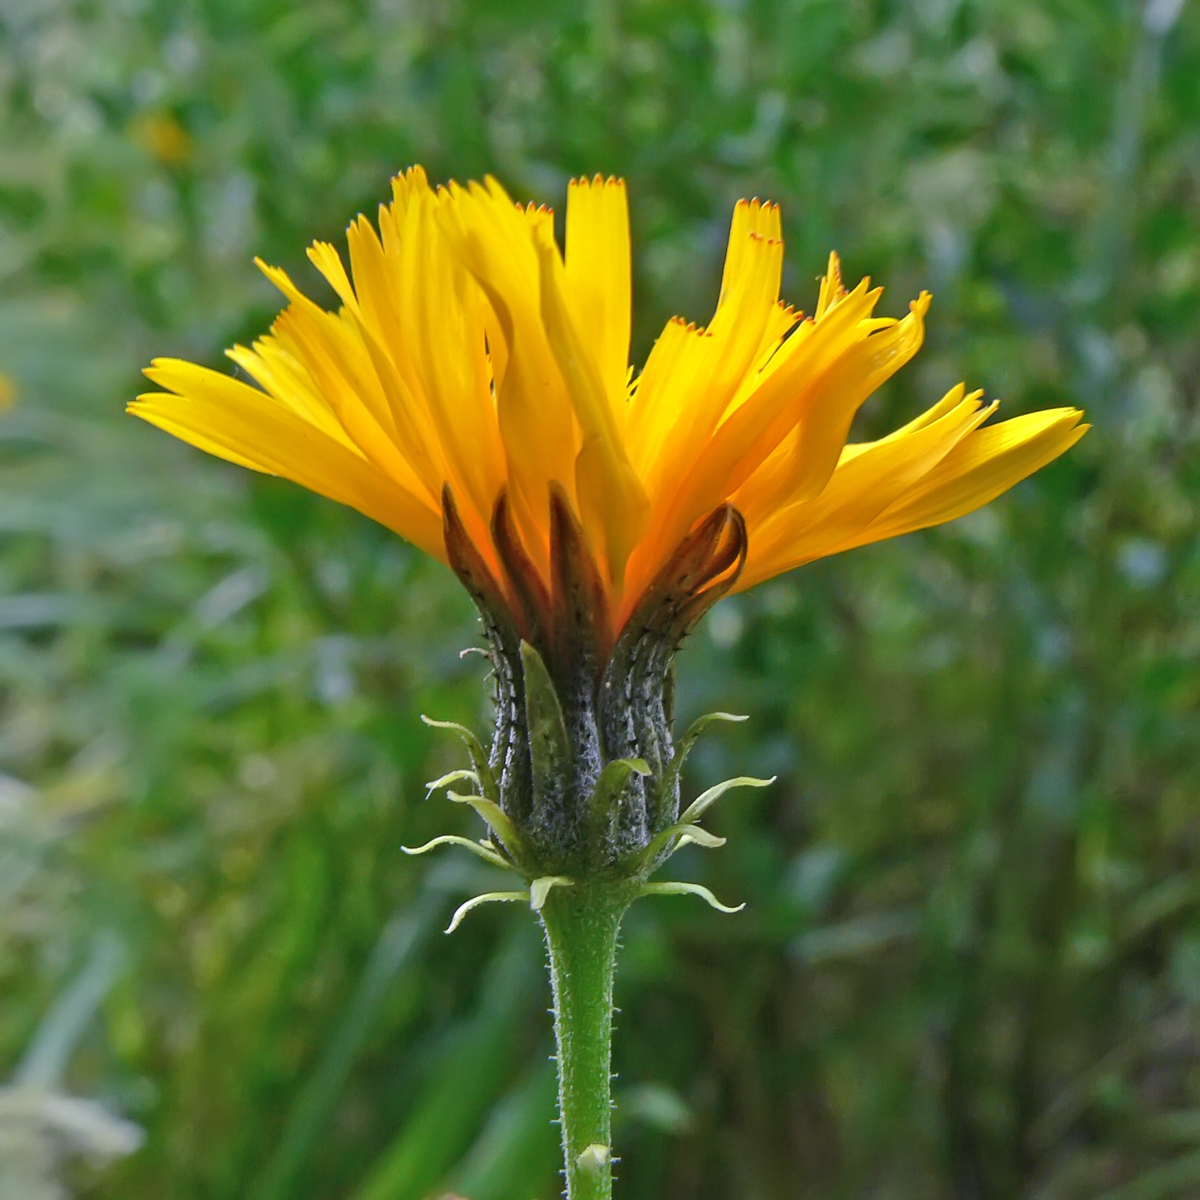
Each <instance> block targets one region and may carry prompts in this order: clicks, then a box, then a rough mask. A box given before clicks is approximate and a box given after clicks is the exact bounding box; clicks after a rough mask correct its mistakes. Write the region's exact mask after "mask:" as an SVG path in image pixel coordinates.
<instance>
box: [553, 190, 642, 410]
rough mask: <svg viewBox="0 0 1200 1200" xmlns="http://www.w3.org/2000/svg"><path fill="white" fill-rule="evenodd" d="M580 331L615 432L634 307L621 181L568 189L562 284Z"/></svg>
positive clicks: (624, 401) (624, 397)
mask: <svg viewBox="0 0 1200 1200" xmlns="http://www.w3.org/2000/svg"><path fill="white" fill-rule="evenodd" d="M563 288H564V291H565V292H566V295H567V297H568V300H569V303H570V308H571V313H572V315H573V316H574V318H575V322H576V325H577V327H578V328H579V329H581V330H584V331H586V334H587V339H588V343H589V345H590V346H591V347H592V351H593V355H594V357H595V361H596V366H597V368H598V369H599V373H600V379H601V382H602V383H603V385H604V391H605V394H606V395H607V397H608V403H609V405H610V406H611V408H612V412H613V416H614V418H615V420H616V422H617V424H618V427H619V428H622V429H623V428H624V422H625V410H626V408H627V407H628V393H627V390H626V380H627V379H628V376H629V324H630V316H631V308H632V291H631V283H630V251H629V201H628V199H627V197H626V194H625V181H624V180H623V179H613V178H609V179H607V180H604V179H602V178H601V177H600V176H599V175H597V176H596V177H595V179H592V180H588V179H573V180H572V181H571V183H570V185H569V187H568V188H567V253H566V271H565V281H564V285H563Z"/></svg>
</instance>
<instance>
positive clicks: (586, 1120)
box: [541, 881, 634, 1200]
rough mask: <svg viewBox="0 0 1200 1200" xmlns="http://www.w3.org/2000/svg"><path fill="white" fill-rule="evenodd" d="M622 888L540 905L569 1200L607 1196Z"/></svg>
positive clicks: (588, 889)
mask: <svg viewBox="0 0 1200 1200" xmlns="http://www.w3.org/2000/svg"><path fill="white" fill-rule="evenodd" d="M633 895H634V890H633V888H631V887H630V885H629V884H628V882H626V881H621V882H603V883H602V882H599V881H595V882H589V883H583V882H582V881H581V882H580V883H578V884H576V885H575V886H573V887H564V888H555V889H554V890H553V891H552V892H550V894H549V895H548V896H547V897H546V902H545V904H544V906H543V907H542V914H541V915H542V926H543V928H544V929H545V931H546V945H547V948H548V950H549V954H550V984H551V987H552V989H553V992H554V1036H555V1039H556V1041H557V1043H558V1107H559V1118H560V1120H561V1122H562V1143H563V1158H564V1162H565V1175H566V1181H567V1188H566V1196H567V1200H609V1198H610V1197H611V1196H612V1152H611V1145H612V1142H611V1131H612V1075H611V1071H612V1019H613V969H614V966H615V960H616V954H617V935H618V932H619V931H620V927H621V918H622V917H623V916H624V914H625V910H626V908H628V907H629V904H630V901H631V900H632V898H633Z"/></svg>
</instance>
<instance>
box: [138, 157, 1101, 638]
mask: <svg viewBox="0 0 1200 1200" xmlns="http://www.w3.org/2000/svg"><path fill="white" fill-rule="evenodd" d="M378 226H379V227H378V232H377V231H376V229H375V228H374V227H373V226H372V225H371V223H370V222H369V221H368V220H367V219H366V218H365V217H361V216H360V217H359V218H358V219H357V220H356V221H355V222H354V223H353V224H352V225H351V226H350V228H349V231H348V239H349V252H350V268H351V273H350V274H348V273H347V271H346V269H345V267H344V266H343V263H342V260H341V258H340V257H339V255H338V253H337V251H336V250H335V249H334V248H333V247H332V246H330V245H328V244H325V243H321V242H317V243H315V244H314V245H313V246H312V248H311V249H310V250H309V258H310V259H311V260H312V262H313V263H314V264H315V265H316V267H317V269H318V270H319V271H320V272H321V274H322V275H324V276H325V278H326V279H327V280H328V281H329V283H330V285H331V286H332V287H333V289H334V291H335V292H336V293H337V295H338V297H339V298H340V300H341V307H340V308H339V310H338V311H337V312H327V311H325V310H324V309H323V308H321V307H320V306H319V305H318V304H316V303H314V302H313V301H312V300H310V299H308V298H307V297H306V296H305V295H304V294H303V293H302V292H301V291H300V290H299V289H298V288H297V287H296V285H295V284H294V283H293V282H292V281H291V279H289V278H288V276H287V275H286V274H285V273H284V272H283V271H281V270H279V269H277V268H274V267H269V266H266V265H265V264H261V263H260V266H261V267H262V269H263V271H264V272H265V273H266V275H267V276H268V278H269V279H271V281H272V282H273V283H275V284H276V286H278V288H279V289H280V290H281V291H282V292H283V294H284V295H285V296H286V297H287V299H288V302H289V303H288V307H287V308H286V309H285V310H284V311H283V312H282V313H281V314H280V315H279V317H278V318H277V319H276V321H275V323H274V325H273V326H272V329H271V332H270V333H269V334H267V335H266V336H264V337H263V338H261V339H260V340H259V341H257V342H255V343H254V345H253V346H250V347H246V346H235V347H234V348H233V349H232V350H230V351H229V352H228V353H229V357H230V358H231V359H232V360H233V361H234V363H236V364H237V366H238V367H240V368H241V369H242V371H244V372H245V373H246V374H247V375H249V376H250V377H251V378H252V379H254V380H255V381H256V382H257V383H258V385H259V386H258V387H254V386H252V385H251V384H249V383H245V382H242V381H241V380H238V379H234V378H231V377H229V376H228V375H224V374H221V373H219V372H217V371H212V370H209V369H207V368H204V367H199V366H195V365H192V364H190V363H186V362H181V361H179V360H177V359H157V360H155V362H154V364H153V366H152V367H151V368H150V369H148V370H147V372H146V374H147V375H148V376H149V377H150V379H151V380H153V381H154V383H156V384H157V385H158V386H159V387H160V388H161V389H162V390H161V391H158V392H153V393H150V394H147V395H143V396H140V397H139V398H138V399H137V400H136V401H135V402H134V403H133V404H131V405H130V411H131V412H133V413H135V414H136V415H137V416H140V417H142V418H144V419H145V420H147V421H150V422H152V423H153V424H155V425H158V426H160V427H161V428H163V429H165V430H167V431H168V432H170V433H173V434H175V435H176V436H178V437H180V438H183V439H184V440H186V441H188V442H191V443H192V444H194V445H196V446H199V447H200V448H201V449H204V450H207V451H209V452H211V453H213V454H216V455H219V456H221V457H222V458H226V459H229V460H230V461H232V462H236V463H240V464H242V465H243V466H247V467H251V468H254V469H255V470H259V471H265V472H269V473H272V474H276V475H282V476H284V477H286V478H288V479H292V480H294V481H295V482H297V483H300V484H302V485H303V486H305V487H308V488H311V489H312V490H313V491H316V492H320V493H321V494H323V495H325V496H329V497H331V498H332V499H334V500H338V501H341V502H342V503H345V504H349V505H352V506H353V507H355V508H357V509H358V510H360V511H361V512H363V513H365V514H367V515H368V516H370V517H373V518H374V519H375V520H377V521H380V522H381V523H383V524H384V525H386V526H388V527H389V528H391V529H393V530H395V531H396V532H397V533H399V534H400V535H402V536H403V537H405V538H408V539H409V540H410V541H412V542H414V543H415V544H416V545H418V546H420V547H421V548H422V549H424V550H426V551H427V552H428V553H430V554H432V555H434V556H435V557H437V558H439V559H441V560H442V561H451V559H452V558H453V553H452V552H451V551H448V549H447V538H448V536H449V532H450V530H451V526H455V527H460V528H461V531H462V534H463V535H464V536H465V538H467V539H469V542H470V543H471V546H472V547H473V549H474V550H476V551H477V552H478V556H479V559H480V561H481V564H482V566H484V567H486V569H487V572H489V573H490V574H492V575H494V576H495V577H496V578H497V579H504V578H506V572H507V577H508V578H509V581H510V582H509V585H508V586H509V587H510V588H511V587H512V586H514V585H513V583H512V578H511V577H512V575H513V563H514V562H518V561H519V562H520V563H521V564H523V566H522V568H521V570H523V571H524V574H525V576H526V578H525V579H524V581H523V583H520V582H519V583H517V584H516V585H515V586H516V587H517V588H518V589H519V588H520V587H522V586H524V587H527V588H532V589H533V590H534V591H538V592H540V593H541V594H547V589H550V590H553V588H552V575H553V564H552V551H551V541H552V537H553V536H554V535H553V529H552V525H553V524H554V520H555V519H557V520H558V521H560V522H562V521H564V520H566V521H569V522H571V523H572V525H573V526H574V527H575V529H576V531H577V534H576V536H577V539H578V540H580V541H581V542H582V543H583V544H584V545H585V546H586V548H587V550H588V551H589V552H590V556H591V559H592V561H593V564H594V566H595V569H596V572H597V582H596V590H598V593H602V595H598V597H597V598H598V602H599V603H600V604H601V605H602V606H603V607H604V608H605V609H606V610H607V613H608V616H607V618H606V620H607V622H608V625H609V628H608V630H607V634H608V639H611V638H613V637H614V636H615V635H616V634H617V633H618V632H619V631H620V629H621V627H622V625H623V624H624V623H625V621H626V620H627V618H628V617H629V615H630V613H631V612H632V611H633V610H634V608H635V606H637V605H638V602H639V600H640V599H643V598H644V595H645V593H646V592H647V589H652V587H653V585H654V582H655V580H656V579H658V578H660V577H661V574H662V572H663V571H664V569H666V568H668V565H669V564H670V563H671V562H672V561H673V560H675V561H676V562H678V561H679V554H680V552H681V547H682V546H684V545H685V544H686V543H687V539H688V538H689V536H691V537H692V538H693V540H694V539H695V537H696V536H697V531H698V530H700V529H703V528H705V525H704V522H706V521H708V522H709V527H710V528H711V529H716V533H715V534H713V538H715V541H714V542H713V547H712V555H710V561H709V562H708V567H707V568H706V569H705V572H702V573H703V574H704V576H705V582H711V580H712V579H713V578H714V577H715V575H716V574H720V572H722V571H723V572H725V582H726V584H727V585H730V584H731V585H733V586H735V587H736V588H738V589H742V588H746V587H750V586H751V585H753V584H755V583H758V582H760V581H762V580H764V579H767V578H769V577H771V576H773V575H777V574H779V573H780V572H782V571H787V570H789V569H791V568H792V567H795V566H798V565H800V564H801V563H805V562H809V561H811V560H813V559H816V558H820V557H822V556H825V555H829V554H835V553H838V552H839V551H842V550H847V549H850V548H851V547H854V546H861V545H865V544H866V543H869V542H873V541H878V540H879V539H881V538H887V537H895V536H897V535H899V534H902V533H907V532H909V531H910V530H914V529H921V528H923V527H926V526H930V525H936V524H938V523H940V522H943V521H948V520H951V519H952V518H954V517H958V516H961V515H963V514H964V513H967V512H970V511H972V510H973V509H975V508H978V507H979V506H980V505H982V504H985V503H987V502H988V501H989V500H991V499H992V498H993V497H995V496H997V495H999V494H1000V493H1001V492H1003V491H1004V490H1005V489H1006V488H1009V487H1011V486H1012V485H1013V484H1015V483H1016V482H1018V481H1019V480H1021V479H1023V478H1025V476H1027V475H1029V474H1030V473H1031V472H1033V471H1035V470H1037V469H1038V468H1039V467H1041V466H1043V465H1044V464H1045V463H1047V462H1049V461H1050V460H1051V459H1053V458H1055V457H1056V456H1057V455H1059V454H1061V453H1062V452H1063V451H1064V450H1066V449H1067V448H1068V447H1069V446H1071V445H1072V444H1074V442H1076V441H1077V440H1078V439H1079V438H1080V437H1081V436H1082V435H1083V433H1084V432H1085V430H1086V429H1087V428H1088V427H1087V426H1086V425H1084V424H1081V423H1080V422H1081V416H1082V414H1081V413H1080V412H1079V410H1078V409H1073V408H1060V409H1052V410H1049V411H1045V412H1035V413H1030V414H1027V415H1024V416H1019V417H1017V418H1015V419H1013V420H1009V421H1005V422H1002V423H997V424H992V425H986V424H985V422H986V421H987V420H988V418H989V417H991V416H992V414H993V412H994V411H995V408H996V405H995V404H994V403H993V404H990V405H985V404H984V403H983V402H982V400H981V395H982V393H980V392H971V393H967V392H966V390H965V388H964V387H963V386H962V385H961V384H960V385H959V386H957V387H955V388H953V389H951V391H950V392H948V393H947V394H946V396H944V397H943V398H942V399H941V400H939V401H938V402H937V403H936V404H935V405H934V406H933V407H932V408H930V409H929V410H928V411H927V412H925V413H923V414H922V415H921V416H919V417H918V418H917V419H916V420H914V421H912V422H910V423H909V424H908V425H906V426H904V427H903V428H902V429H899V430H897V431H896V432H894V433H892V434H891V435H889V436H888V437H885V438H883V439H881V440H879V441H876V442H868V443H851V444H847V441H846V439H847V436H848V434H849V431H850V426H851V423H852V421H853V419H854V415H855V413H856V412H857V410H858V408H859V407H860V406H861V405H862V403H863V401H864V400H866V399H867V397H868V396H870V395H871V393H872V392H874V391H875V389H876V388H878V387H879V386H880V384H882V383H883V382H884V381H885V380H886V379H888V378H889V377H890V376H891V375H892V374H893V373H894V372H896V371H897V370H898V369H899V368H900V367H902V366H903V365H904V364H905V363H906V362H908V360H909V359H910V358H912V356H913V355H914V354H915V353H916V351H917V349H918V348H919V347H920V344H921V340H922V336H923V322H924V318H925V314H926V311H927V309H928V307H929V300H930V297H929V296H928V295H927V294H922V295H921V296H920V297H919V298H918V299H917V300H916V301H914V302H913V303H912V304H911V305H910V309H909V312H908V314H907V315H906V316H905V317H903V318H901V319H899V320H893V319H891V318H880V317H876V316H875V315H874V310H875V307H876V304H877V302H878V300H879V296H880V292H881V289H878V288H875V289H872V288H871V287H870V285H869V281H867V280H863V281H862V282H860V283H859V284H858V285H857V286H856V287H854V288H853V289H852V290H849V291H847V290H846V289H845V288H844V287H843V286H842V281H841V277H840V273H839V268H838V260H837V257H836V256H831V257H830V262H829V270H828V274H827V275H826V276H825V278H824V279H823V280H822V282H821V286H820V293H819V297H818V300H817V305H816V309H815V311H814V312H813V315H812V316H811V317H805V316H803V315H802V314H800V313H798V312H796V311H794V310H793V309H792V308H790V307H789V306H787V305H786V304H783V303H782V302H781V301H780V300H779V282H780V273H781V269H782V264H783V242H782V238H781V231H780V221H779V210H778V207H777V206H776V205H773V204H762V203H759V202H758V201H757V200H755V201H750V202H746V201H741V202H739V203H738V205H737V207H736V208H735V210H734V214H733V224H732V228H731V231H730V236H729V246H728V250H727V253H726V259H725V269H724V276H723V278H722V281H721V292H720V298H719V300H718V302H717V308H716V312H715V313H714V315H713V318H712V320H711V321H710V322H709V324H708V326H707V327H704V328H700V327H697V326H694V325H690V324H687V323H685V322H684V321H682V320H679V319H675V320H672V321H671V322H670V323H668V325H667V327H666V328H665V329H664V330H663V332H662V334H661V336H660V337H659V339H658V341H657V342H656V343H655V345H654V348H653V350H652V351H651V353H650V355H649V358H648V359H647V361H646V363H645V365H644V367H643V368H642V370H641V372H640V373H638V374H636V375H635V374H634V372H633V371H632V369H631V367H630V366H629V330H630V247H629V223H628V214H627V202H626V193H625V185H624V183H623V182H622V181H621V180H616V179H609V180H607V181H605V180H602V179H600V177H598V176H597V177H596V178H595V179H594V180H591V181H588V180H577V181H575V182H573V183H572V184H571V185H570V190H569V193H568V200H567V217H566V253H565V255H564V254H561V253H560V251H559V249H558V246H557V244H556V242H555V239H554V230H553V217H552V213H551V212H550V211H549V210H546V209H535V208H533V207H532V206H530V207H527V208H522V207H521V206H519V205H515V204H514V203H513V202H512V200H510V199H509V197H508V196H507V195H506V193H505V192H504V190H503V188H501V186H500V185H499V184H498V183H497V182H496V181H495V180H494V179H491V178H489V179H487V180H486V181H485V182H484V183H482V184H479V183H471V184H469V185H468V186H466V187H461V186H459V185H457V184H450V185H449V187H446V188H439V189H437V190H434V189H432V188H430V187H429V185H428V183H427V181H426V178H425V174H424V172H423V171H422V170H421V169H420V168H419V167H414V168H412V169H410V170H409V171H407V172H405V173H404V174H403V175H401V176H398V177H397V178H396V179H395V180H394V181H393V199H392V203H391V204H390V205H386V206H382V207H381V208H380V211H379V222H378ZM554 512H557V513H558V517H557V518H554V517H553V513H554ZM714 515H715V516H716V520H717V523H716V525H715V526H714V525H713V524H712V518H714ZM735 525H736V528H734V526H735ZM723 530H724V531H726V532H722V531H723ZM722 539H724V540H723V541H722ZM718 542H720V543H721V544H723V545H725V546H726V550H723V551H722V550H719V549H718V548H716V547H717V543H718ZM729 547H732V549H729ZM455 565H456V569H459V570H460V575H461V574H462V573H463V571H462V569H461V564H459V563H456V564H455ZM718 568H719V569H718ZM739 571H740V574H738V572H739ZM714 572H715V574H714ZM685 573H686V572H685ZM676 582H678V580H677V581H676ZM697 586H699V585H697ZM610 645H611V642H610Z"/></svg>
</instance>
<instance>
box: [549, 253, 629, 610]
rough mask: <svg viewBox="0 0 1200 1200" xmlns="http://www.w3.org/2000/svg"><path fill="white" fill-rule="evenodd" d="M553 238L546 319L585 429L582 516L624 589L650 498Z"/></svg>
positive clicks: (579, 471)
mask: <svg viewBox="0 0 1200 1200" xmlns="http://www.w3.org/2000/svg"><path fill="white" fill-rule="evenodd" d="M552 239H553V231H552V230H543V231H542V232H541V235H540V236H539V237H538V238H537V250H538V258H539V261H540V264H541V309H542V321H543V323H544V325H545V328H546V335H547V337H548V338H549V340H550V346H551V349H552V350H553V352H554V357H555V360H556V361H557V363H558V367H559V370H560V371H561V372H562V377H563V380H564V381H565V383H566V385H567V390H568V392H569V393H570V397H571V403H572V405H573V406H574V411H575V416H576V418H577V419H578V421H579V426H580V429H581V430H582V431H583V445H582V446H581V447H580V450H579V455H578V458H577V459H576V465H575V471H576V484H577V488H578V496H579V515H580V518H581V519H582V522H583V526H584V529H585V530H587V531H588V533H589V535H590V536H591V538H592V540H593V542H594V543H599V544H602V545H603V547H604V557H605V559H606V560H607V565H608V571H609V579H610V582H612V583H613V584H614V586H616V587H617V588H619V587H620V585H621V583H622V581H623V579H624V574H625V562H626V560H627V559H628V557H629V552H630V551H631V550H632V548H633V546H634V544H635V543H636V542H637V539H638V538H639V537H640V536H641V533H642V529H643V526H644V524H645V519H646V512H647V509H648V508H649V502H648V501H647V499H646V493H645V492H644V491H643V489H642V485H641V483H640V482H639V481H638V477H637V475H636V474H635V473H634V470H633V467H632V466H631V465H630V463H629V459H628V458H627V456H626V454H625V446H624V443H623V441H622V438H621V434H620V431H619V430H618V428H617V421H616V418H615V417H614V416H613V412H612V408H611V407H610V404H609V397H608V396H607V395H606V394H605V389H604V384H603V382H602V381H601V376H600V371H599V369H598V367H597V365H596V362H595V360H594V358H593V356H592V352H591V350H590V349H589V347H588V345H587V343H586V342H585V341H584V338H583V336H582V334H581V332H580V330H579V329H578V328H577V326H576V324H575V320H574V319H573V317H572V314H571V311H570V309H569V307H568V305H567V300H566V296H565V295H564V290H565V288H564V284H565V279H564V278H563V275H564V272H563V266H562V262H561V260H560V258H559V255H558V248H557V247H556V246H555V245H554V242H553V240H552Z"/></svg>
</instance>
